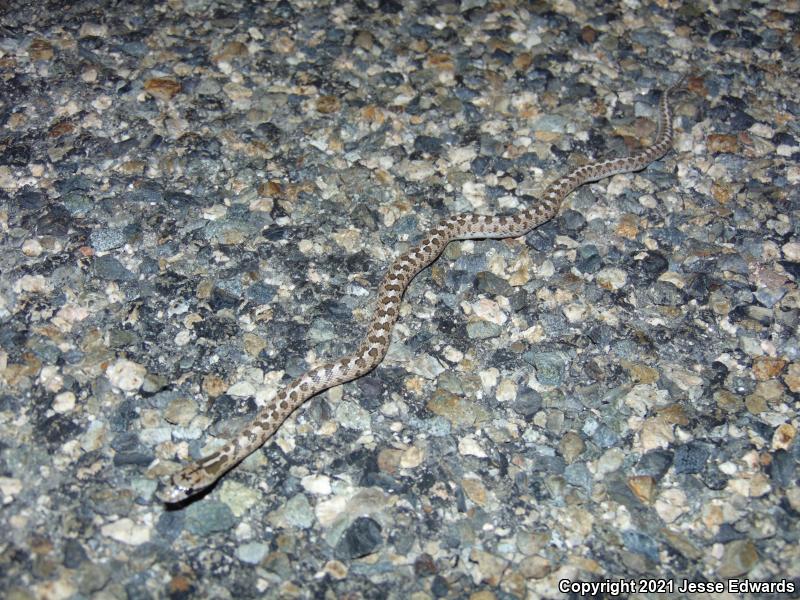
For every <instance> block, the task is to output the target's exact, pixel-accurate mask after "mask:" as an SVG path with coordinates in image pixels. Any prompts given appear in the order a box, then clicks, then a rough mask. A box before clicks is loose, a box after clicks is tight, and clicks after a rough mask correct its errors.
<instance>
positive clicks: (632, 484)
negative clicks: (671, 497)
mask: <svg viewBox="0 0 800 600" xmlns="http://www.w3.org/2000/svg"><path fill="white" fill-rule="evenodd" d="M628 487H629V488H630V489H631V491H632V492H633V493H634V495H635V496H636V497H637V498H638V499H639V500H640V501H641V502H644V503H645V504H650V503H651V502H652V501H653V497H654V496H655V490H656V484H655V480H654V479H653V478H652V477H650V476H649V475H635V476H633V477H629V478H628Z"/></svg>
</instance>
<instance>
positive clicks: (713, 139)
mask: <svg viewBox="0 0 800 600" xmlns="http://www.w3.org/2000/svg"><path fill="white" fill-rule="evenodd" d="M706 146H707V147H708V151H709V152H711V153H712V154H735V153H736V152H738V150H739V141H738V140H737V139H736V136H735V135H727V134H721V133H712V134H711V135H709V136H708V138H707V139H706Z"/></svg>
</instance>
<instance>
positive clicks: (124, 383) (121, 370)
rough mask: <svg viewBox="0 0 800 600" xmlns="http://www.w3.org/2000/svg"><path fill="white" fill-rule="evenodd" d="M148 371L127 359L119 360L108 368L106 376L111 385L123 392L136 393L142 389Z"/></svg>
mask: <svg viewBox="0 0 800 600" xmlns="http://www.w3.org/2000/svg"><path fill="white" fill-rule="evenodd" d="M146 375H147V369H146V368H145V367H144V366H143V365H140V364H139V363H135V362H133V361H132V360H128V359H125V358H120V359H117V360H116V361H115V362H113V363H112V364H110V365H109V366H108V367H107V368H106V376H107V377H108V380H109V381H110V382H111V385H113V386H114V387H117V388H119V389H121V390H123V391H134V390H138V389H139V388H140V387H142V384H143V383H144V378H145V376H146Z"/></svg>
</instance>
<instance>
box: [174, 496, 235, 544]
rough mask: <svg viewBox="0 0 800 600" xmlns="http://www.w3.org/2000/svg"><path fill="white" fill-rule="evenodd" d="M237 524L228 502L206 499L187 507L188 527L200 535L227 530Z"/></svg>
mask: <svg viewBox="0 0 800 600" xmlns="http://www.w3.org/2000/svg"><path fill="white" fill-rule="evenodd" d="M235 525H236V519H235V517H234V516H233V513H232V512H231V509H230V508H229V507H228V505H227V504H223V503H222V502H218V501H216V500H208V499H205V500H203V502H195V503H194V504H192V505H190V506H189V507H187V508H186V529H188V530H189V531H191V532H192V533H194V534H195V535H199V536H206V535H208V534H210V533H214V532H215V531H227V530H229V529H232V528H233V527H234V526H235Z"/></svg>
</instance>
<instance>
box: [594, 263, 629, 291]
mask: <svg viewBox="0 0 800 600" xmlns="http://www.w3.org/2000/svg"><path fill="white" fill-rule="evenodd" d="M595 280H596V281H597V283H598V285H600V287H603V288H605V289H607V290H612V291H613V290H618V289H620V288H622V286H624V285H625V282H626V281H627V280H628V275H627V274H626V273H625V271H623V270H622V269H617V268H615V267H607V268H605V269H601V270H600V271H598V272H597V273H596V274H595Z"/></svg>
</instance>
